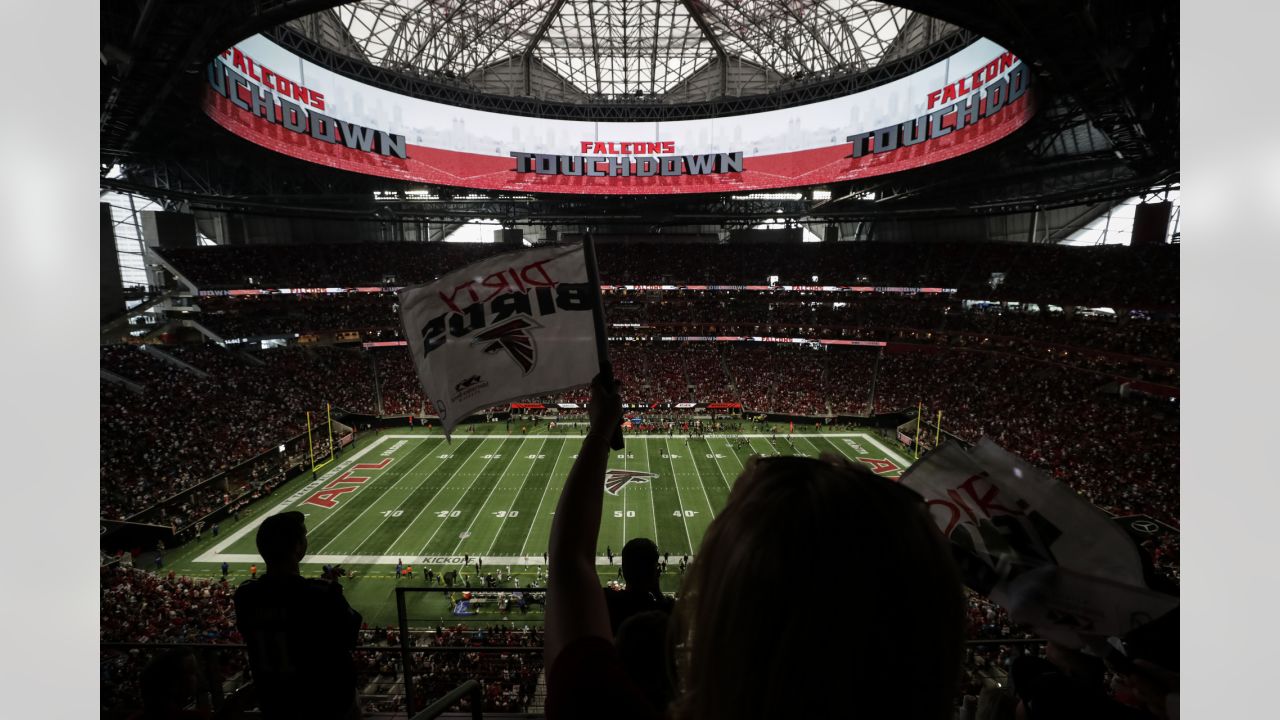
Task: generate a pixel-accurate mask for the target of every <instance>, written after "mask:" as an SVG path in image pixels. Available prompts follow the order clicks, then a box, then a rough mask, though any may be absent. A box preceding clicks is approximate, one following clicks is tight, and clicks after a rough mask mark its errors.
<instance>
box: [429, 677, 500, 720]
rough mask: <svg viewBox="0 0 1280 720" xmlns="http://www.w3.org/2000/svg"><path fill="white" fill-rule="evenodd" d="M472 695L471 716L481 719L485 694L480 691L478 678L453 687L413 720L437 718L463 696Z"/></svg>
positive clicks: (477, 719) (475, 719) (432, 719)
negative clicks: (451, 690)
mask: <svg viewBox="0 0 1280 720" xmlns="http://www.w3.org/2000/svg"><path fill="white" fill-rule="evenodd" d="M467 695H470V696H471V717H472V718H473V719H474V720H481V718H483V717H484V712H483V711H482V709H481V708H482V707H483V703H484V695H483V694H482V693H481V692H480V683H479V681H477V680H468V681H466V682H464V683H462V684H461V685H459V686H458V687H456V688H454V689H453V692H451V693H449V694H448V695H445V696H444V697H442V698H440V699H439V700H437V701H435V702H433V703H431V704H430V705H428V706H427V707H426V709H424V710H423V711H422V712H420V713H418V714H417V715H414V716H413V720H435V719H436V718H438V717H440V716H441V715H442V714H444V711H445V710H448V709H449V708H451V707H453V705H454V703H456V702H458V701H459V700H461V699H462V698H463V697H465V696H467Z"/></svg>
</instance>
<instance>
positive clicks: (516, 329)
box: [471, 317, 542, 375]
mask: <svg viewBox="0 0 1280 720" xmlns="http://www.w3.org/2000/svg"><path fill="white" fill-rule="evenodd" d="M540 327H542V326H541V325H539V324H538V323H536V322H534V321H533V320H530V319H529V318H527V317H517V318H512V319H511V320H508V321H507V322H504V323H502V324H501V325H499V326H497V327H494V328H490V329H488V330H485V331H484V332H482V333H480V334H479V335H476V336H475V338H474V339H472V341H471V342H472V343H473V344H476V345H481V346H482V347H481V349H482V350H484V352H486V353H488V354H489V355H492V354H494V353H496V352H498V351H499V350H506V351H507V354H508V355H510V356H511V359H512V360H515V361H516V364H517V365H519V366H520V369H521V370H522V371H523V374H524V375H528V374H529V371H530V370H532V369H533V366H534V364H535V363H536V362H537V361H538V352H537V346H536V345H534V344H533V338H532V337H531V336H530V335H529V333H528V332H527V331H528V330H529V329H531V328H540Z"/></svg>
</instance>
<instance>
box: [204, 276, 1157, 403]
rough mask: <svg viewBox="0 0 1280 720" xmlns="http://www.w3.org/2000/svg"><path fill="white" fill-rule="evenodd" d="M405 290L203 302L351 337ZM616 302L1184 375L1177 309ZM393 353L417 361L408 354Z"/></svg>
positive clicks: (272, 330) (670, 389)
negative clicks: (1112, 310)
mask: <svg viewBox="0 0 1280 720" xmlns="http://www.w3.org/2000/svg"><path fill="white" fill-rule="evenodd" d="M836 298H839V299H836ZM395 302H396V300H395V296H394V295H393V294H390V293H386V294H373V295H333V296H325V295H288V296H266V297H259V296H249V297H237V298H220V297H219V298H208V299H206V300H204V301H202V306H209V307H214V308H217V309H216V310H215V311H214V314H212V315H206V316H203V319H204V320H205V321H206V324H207V325H209V326H210V327H211V328H212V329H214V330H215V331H217V332H219V333H221V334H222V336H223V337H227V338H240V337H250V338H259V337H271V336H281V335H284V336H288V337H292V336H294V335H299V336H304V335H314V334H325V333H331V334H335V335H333V337H337V335H336V333H352V335H348V336H345V337H346V340H347V341H348V342H355V341H356V340H368V341H385V340H401V339H402V337H403V336H402V334H401V330H400V321H399V318H398V316H397V314H396V312H395ZM264 308H272V309H273V310H271V311H268V310H264ZM206 309H207V308H206ZM272 312H274V313H275V314H271V313H272ZM606 313H607V314H608V317H609V319H610V322H611V324H612V329H611V333H612V334H614V335H615V336H639V337H645V336H650V335H674V336H716V335H734V336H784V337H805V338H813V339H846V340H874V341H887V342H911V343H923V344H935V345H948V346H978V347H983V348H986V349H999V350H1001V351H1003V352H1010V353H1015V354H1019V355H1023V356H1026V357H1029V358H1033V359H1041V360H1049V361H1053V362H1060V363H1067V364H1071V365H1075V366H1077V367H1081V368H1085V369H1090V370H1096V371H1099V372H1106V373H1110V374H1113V375H1116V376H1119V377H1125V378H1132V379H1138V380H1145V381H1153V382H1156V383H1160V384H1165V385H1177V384H1178V365H1177V359H1178V319H1177V316H1176V314H1168V313H1158V314H1157V313H1149V312H1145V311H1138V310H1133V311H1125V312H1121V313H1118V314H1103V313H1095V312H1090V311H1084V310H1079V309H1072V310H1070V311H1069V312H1068V311H1065V310H1063V309H1061V308H1056V306H1055V308H1054V309H1052V310H1051V309H1050V308H1049V307H1048V306H1047V305H1045V306H1029V305H1021V304H1017V303H1015V304H1013V305H1002V304H999V303H987V304H975V303H963V302H960V301H957V300H948V299H944V298H941V297H939V296H936V295H922V296H905V297H904V296H898V295H891V294H873V295H853V296H850V295H832V294H830V293H799V294H794V293H788V294H786V295H785V296H784V295H778V294H774V293H760V292H753V291H745V292H732V293H722V292H715V293H707V292H692V291H689V292H664V293H645V292H635V291H631V292H623V293H610V294H609V295H608V296H607V297H606ZM214 318H220V319H218V320H214ZM399 355H403V353H399ZM391 362H392V363H395V364H398V365H401V366H402V368H401V369H404V368H407V367H408V365H407V360H406V359H405V358H403V357H393V358H392V360H391ZM707 368H709V369H711V370H712V371H714V366H707V365H703V366H694V365H685V366H684V367H676V366H671V367H657V366H655V367H652V368H651V370H650V371H649V372H647V373H645V378H644V379H645V380H646V381H647V382H648V381H652V383H653V385H654V387H652V388H650V389H651V390H652V391H654V394H655V395H656V396H658V397H660V398H662V400H661V401H667V400H670V401H676V398H677V397H679V396H683V395H685V394H686V393H687V385H685V383H686V382H687V383H688V384H692V385H695V386H698V387H699V388H702V387H703V385H704V384H703V383H702V382H700V380H712V381H713V382H712V384H713V385H714V384H716V383H715V382H714V379H713V378H693V377H690V376H689V373H690V372H694V371H695V370H699V369H707ZM397 376H399V377H403V376H404V374H403V373H399V374H398V375H397ZM711 389H713V390H714V389H715V388H711ZM393 390H394V392H392V393H389V394H388V395H389V398H390V403H391V405H393V408H392V409H386V408H384V411H385V412H388V413H393V414H409V413H410V412H419V413H420V412H421V411H422V410H421V408H422V403H423V402H424V399H423V398H422V397H421V396H420V394H418V393H417V391H416V389H415V385H414V384H409V385H406V386H401V387H396V388H393ZM344 400H347V401H348V403H347V404H348V405H351V406H352V407H356V406H359V407H365V406H366V405H369V401H370V400H371V398H369V397H365V398H344ZM385 402H387V401H386V400H385V399H384V403H385ZM360 403H363V405H362V404H360ZM366 409H371V405H370V406H369V407H368V408H366Z"/></svg>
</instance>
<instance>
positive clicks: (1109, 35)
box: [100, 0, 1179, 225]
mask: <svg viewBox="0 0 1280 720" xmlns="http://www.w3.org/2000/svg"><path fill="white" fill-rule="evenodd" d="M1178 32H1179V30H1178V8H1177V5H1176V4H1170V3H1166V2H1160V1H1159V0H1132V1H1131V2H1124V3H1090V2H1085V1H1084V0H1041V1H1040V2H1034V3H997V4H994V5H993V4H991V3H986V2H980V1H979V0H899V1H898V2H896V3H894V4H892V5H887V4H883V3H877V2H868V1H863V0H773V1H766V0H553V1H552V2H538V1H536V0H424V1H423V2H418V3H413V2H408V1H407V0H370V1H367V2H359V3H342V2H338V1H336V0H225V2H220V3H206V2H201V1H199V0H171V1H170V2H159V1H158V0H153V1H151V2H145V3H104V4H103V6H102V33H101V39H102V47H101V57H102V66H101V78H102V96H101V117H100V123H101V125H100V127H101V158H100V161H101V168H102V184H103V187H104V188H114V189H118V190H130V191H134V192H138V193H141V194H145V195H147V196H149V197H155V198H158V199H161V200H162V202H164V203H166V204H169V205H174V206H185V207H196V208H208V209H226V210H242V211H246V212H261V213H285V214H288V213H307V214H311V215H323V214H328V215H332V216H337V215H349V216H352V217H364V218H378V219H388V218H392V217H399V218H406V217H412V218H416V219H426V220H431V219H440V220H451V221H454V220H461V219H464V218H467V217H475V218H484V217H488V218H495V217H496V218H503V219H511V220H514V221H528V222H539V221H542V220H552V219H563V218H580V219H584V220H587V221H589V220H590V219H591V218H593V217H617V216H621V215H634V216H636V217H641V216H643V217H647V218H651V219H652V220H653V223H654V224H658V225H661V224H679V223H683V222H708V221H714V220H716V219H727V220H739V221H744V222H749V221H752V220H753V219H758V218H762V217H770V218H772V217H774V215H775V214H778V215H779V216H780V217H785V218H792V217H805V218H809V219H811V220H817V221H821V220H823V219H825V220H828V221H852V220H859V219H872V218H879V217H889V216H892V217H951V216H958V215H980V214H1002V213H1014V212H1025V211H1029V210H1038V209H1044V208H1054V207H1067V206H1075V205H1082V204H1087V203H1106V202H1115V201H1118V200H1120V199H1123V198H1127V197H1132V196H1134V195H1138V194H1141V193H1143V192H1146V191H1150V190H1152V189H1159V188H1168V187H1176V186H1177V184H1178V181H1179V180H1178V178H1179V175H1178V167H1179V157H1178V142H1179V137H1178V125H1179V122H1178V117H1179V101H1178ZM255 33H261V34H263V35H266V36H267V37H268V38H270V39H271V40H272V41H273V42H276V43H278V44H280V45H282V46H284V47H285V48H286V49H287V50H289V51H290V52H293V53H295V54H297V55H299V56H301V57H304V58H306V59H307V60H310V61H312V62H315V63H318V64H321V65H323V66H325V67H328V68H329V69H331V70H333V71H334V72H336V73H338V74H340V75H345V76H348V77H352V78H354V79H357V80H359V81H361V82H365V83H368V84H371V85H374V86H381V87H385V88H388V89H392V90H394V91H396V92H399V93H402V94H406V95H411V96H415V97H420V98H425V99H430V100H434V101H437V102H443V103H446V104H452V105H457V106H461V107H472V108H479V109H485V110H492V111H497V112H506V113H510V114H517V115H534V116H541V117H558V118H570V119H585V120H615V121H616V120H623V119H627V120H634V119H662V120H677V119H688V118H697V117H715V116H720V115H732V114H740V113H747V112H756V111H760V110H766V109H773V108H778V107H786V106H793V105H800V104H804V103H807V102H814V101H816V100H821V99H826V98H831V97H837V96H841V95H844V94H848V93H851V92H854V91H857V90H859V89H861V88H863V87H869V86H873V85H875V84H878V83H881V82H887V81H889V80H892V79H894V78H896V77H902V76H905V75H907V74H909V73H911V72H914V71H916V70H918V69H920V68H922V67H924V66H925V65H927V64H928V63H931V62H935V61H937V60H939V59H941V58H942V57H946V56H948V55H950V54H952V53H954V52H955V51H957V50H958V49H959V48H962V47H964V46H965V45H967V44H968V43H971V42H973V41H974V40H976V39H977V38H979V37H986V38H989V39H991V40H993V41H995V42H997V43H999V44H1000V45H1002V46H1004V47H1006V48H1009V49H1010V50H1011V51H1013V52H1014V53H1015V54H1017V55H1018V57H1020V58H1022V59H1024V60H1025V61H1027V62H1028V63H1029V64H1030V65H1031V66H1032V67H1033V68H1034V71H1035V74H1036V79H1035V83H1036V88H1037V91H1036V92H1037V103H1038V105H1039V110H1038V112H1037V114H1036V116H1035V118H1034V119H1033V120H1032V121H1031V122H1029V123H1027V125H1026V126H1024V127H1022V128H1021V129H1019V130H1017V131H1016V132H1014V133H1013V134H1012V135H1010V136H1009V137H1007V138H1005V139H1003V140H1001V141H1000V142H997V143H994V144H992V145H991V146H989V147H987V148H984V149H982V150H979V151H977V152H973V153H969V154H967V155H964V156H961V157H959V158H955V159H952V160H948V161H946V162H942V163H937V164H934V165H930V166H926V167H923V168H919V169H915V170H909V171H906V172H900V173H894V174H890V175H885V176H881V177H876V178H867V179H863V180H857V181H849V182H843V183H839V184H833V185H829V186H826V187H823V188H821V191H822V192H821V193H813V192H811V189H803V192H796V193H788V192H780V193H775V194H773V195H770V196H767V197H761V198H758V199H754V200H753V201H752V202H751V203H750V204H749V205H743V204H742V203H738V202H735V201H734V200H733V199H732V198H729V197H727V196H721V195H711V194H706V195H689V196H683V197H672V196H657V197H635V198H630V199H625V200H623V199H619V198H609V197H561V196H554V195H543V196H538V197H537V198H536V201H535V199H534V198H528V197H509V196H506V195H504V194H502V193H496V192H484V191H458V190H457V189H451V188H444V187H425V186H422V185H411V184H409V183H405V182H400V181H393V180H388V179H384V178H377V177H372V176H366V175H360V174H356V173H350V172H344V171H340V170H336V169H331V168H327V167H322V166H318V165H314V164H311V163H307V162H303V161H300V160H296V159H293V158H289V157H285V156H283V155H279V154H277V153H274V152H271V151H269V150H265V149H263V148H260V147H258V146H255V145H253V144H251V143H249V142H247V141H245V140H242V139H240V138H238V137H235V136H233V135H232V134H230V133H227V132H225V131H223V130H222V129H221V128H220V127H218V126H217V125H215V124H214V123H213V122H212V121H210V120H209V118H208V117H207V116H205V115H204V114H203V112H202V111H201V109H200V108H201V92H202V76H203V73H202V68H203V66H204V64H205V63H206V62H208V61H209V60H210V59H211V58H212V57H214V56H215V55H216V54H218V53H219V52H221V51H222V50H224V49H225V48H228V47H230V46H231V45H232V44H234V43H236V42H238V41H239V40H242V39H243V38H246V37H248V36H250V35H253V34H255ZM112 168H118V170H116V172H115V173H112V178H110V179H109V178H108V177H107V174H108V171H109V170H111V169H112ZM375 193H382V194H383V196H384V197H387V196H398V197H400V199H401V202H399V203H397V204H396V205H395V206H394V207H389V206H388V205H386V204H383V203H379V202H377V201H376V196H375ZM410 196H416V197H418V198H421V200H420V201H418V202H406V201H405V198H407V197H410Z"/></svg>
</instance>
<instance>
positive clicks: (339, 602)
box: [234, 512, 362, 720]
mask: <svg viewBox="0 0 1280 720" xmlns="http://www.w3.org/2000/svg"><path fill="white" fill-rule="evenodd" d="M257 542H258V552H259V553H260V554H261V555H262V559H263V560H265V561H266V565H267V570H266V572H265V573H263V575H262V577H261V578H257V579H251V580H247V581H245V582H244V583H243V584H241V585H240V587H239V588H237V589H236V593H235V598H234V601H235V610H236V627H237V628H238V629H239V630H240V633H241V634H242V635H243V636H244V638H245V643H246V644H247V645H248V646H249V667H250V669H251V670H252V673H253V680H254V687H255V688H256V689H257V695H258V703H259V708H261V710H262V715H263V717H265V718H304V717H305V718H333V719H335V720H337V719H343V720H346V719H347V718H359V717H360V710H359V705H358V704H357V700H356V672H355V665H354V663H353V661H352V657H351V651H352V650H353V649H354V648H355V646H356V641H357V638H358V636H359V630H360V624H361V621H362V620H361V617H360V614H359V613H358V612H356V611H355V610H353V609H352V608H351V606H350V605H349V604H347V601H346V598H344V597H343V595H342V586H341V585H339V584H338V583H337V582H336V581H333V580H323V579H318V578H304V577H302V575H301V573H300V572H299V563H300V562H301V561H302V558H303V556H304V555H306V552H307V531H306V527H305V525H304V517H303V515H302V513H300V512H285V513H280V514H277V515H272V516H270V517H268V518H267V519H266V520H264V521H263V523H262V525H261V527H259V528H258V536H257Z"/></svg>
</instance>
